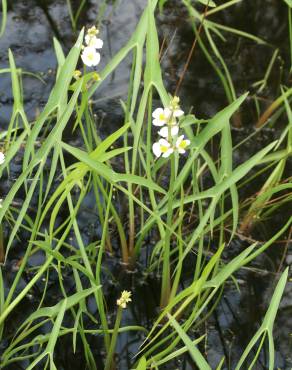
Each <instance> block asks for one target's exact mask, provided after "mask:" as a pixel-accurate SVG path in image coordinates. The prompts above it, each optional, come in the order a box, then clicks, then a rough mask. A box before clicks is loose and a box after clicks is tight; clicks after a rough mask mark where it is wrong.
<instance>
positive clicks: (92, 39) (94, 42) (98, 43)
mask: <svg viewBox="0 0 292 370" xmlns="http://www.w3.org/2000/svg"><path fill="white" fill-rule="evenodd" d="M85 43H86V45H88V46H91V47H93V48H95V49H101V48H102V47H103V41H102V40H101V39H99V38H97V37H96V36H91V35H88V34H87V35H86V36H85Z"/></svg>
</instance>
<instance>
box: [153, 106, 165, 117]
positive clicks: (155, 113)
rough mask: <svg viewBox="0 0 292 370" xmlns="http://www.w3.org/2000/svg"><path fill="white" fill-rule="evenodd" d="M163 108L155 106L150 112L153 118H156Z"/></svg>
mask: <svg viewBox="0 0 292 370" xmlns="http://www.w3.org/2000/svg"><path fill="white" fill-rule="evenodd" d="M163 113H164V112H163V108H156V109H155V111H154V112H153V113H152V117H153V118H158V119H159V116H160V115H161V114H163Z"/></svg>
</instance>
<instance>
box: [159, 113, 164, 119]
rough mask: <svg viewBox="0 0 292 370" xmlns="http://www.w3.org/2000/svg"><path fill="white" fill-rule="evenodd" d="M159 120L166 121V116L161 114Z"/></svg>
mask: <svg viewBox="0 0 292 370" xmlns="http://www.w3.org/2000/svg"><path fill="white" fill-rule="evenodd" d="M159 120H160V121H165V115H164V114H163V113H161V114H160V115H159Z"/></svg>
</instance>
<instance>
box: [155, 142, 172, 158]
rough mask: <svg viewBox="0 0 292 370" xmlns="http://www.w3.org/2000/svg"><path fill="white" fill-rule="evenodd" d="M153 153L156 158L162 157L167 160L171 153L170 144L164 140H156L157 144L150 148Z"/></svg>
mask: <svg viewBox="0 0 292 370" xmlns="http://www.w3.org/2000/svg"><path fill="white" fill-rule="evenodd" d="M152 150H153V153H154V154H155V155H156V157H158V158H159V157H160V156H161V155H162V157H164V158H167V157H169V156H170V155H171V153H173V148H172V146H171V144H170V143H169V142H168V141H167V140H165V139H160V140H158V142H157V143H154V144H153V146H152Z"/></svg>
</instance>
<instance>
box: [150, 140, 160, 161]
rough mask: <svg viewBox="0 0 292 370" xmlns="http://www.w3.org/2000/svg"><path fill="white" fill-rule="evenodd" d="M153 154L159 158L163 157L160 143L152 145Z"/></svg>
mask: <svg viewBox="0 0 292 370" xmlns="http://www.w3.org/2000/svg"><path fill="white" fill-rule="evenodd" d="M152 150H153V153H154V154H155V155H156V157H157V158H159V157H160V156H161V148H160V144H159V143H154V144H153V145H152Z"/></svg>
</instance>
